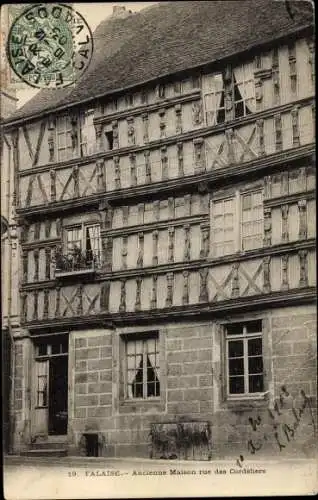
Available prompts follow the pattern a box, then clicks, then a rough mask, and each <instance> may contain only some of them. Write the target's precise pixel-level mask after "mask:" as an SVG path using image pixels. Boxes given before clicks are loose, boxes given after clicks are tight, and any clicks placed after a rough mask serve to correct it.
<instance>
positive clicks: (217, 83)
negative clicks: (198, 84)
mask: <svg viewBox="0 0 318 500" xmlns="http://www.w3.org/2000/svg"><path fill="white" fill-rule="evenodd" d="M203 100H204V108H205V119H206V124H207V125H217V124H218V123H223V122H224V121H225V107H224V81H223V75H222V73H215V74H214V75H207V76H206V77H205V78H204V79H203Z"/></svg>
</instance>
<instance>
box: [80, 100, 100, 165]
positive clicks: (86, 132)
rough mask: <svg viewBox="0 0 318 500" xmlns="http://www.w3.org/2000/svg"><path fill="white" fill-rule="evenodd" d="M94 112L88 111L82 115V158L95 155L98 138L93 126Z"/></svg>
mask: <svg viewBox="0 0 318 500" xmlns="http://www.w3.org/2000/svg"><path fill="white" fill-rule="evenodd" d="M93 119H94V110H91V109H90V110H87V111H86V112H83V113H81V115H80V127H79V130H78V133H79V153H80V156H81V157H83V156H87V155H90V154H93V153H95V150H96V149H95V145H96V136H95V129H94V124H93Z"/></svg>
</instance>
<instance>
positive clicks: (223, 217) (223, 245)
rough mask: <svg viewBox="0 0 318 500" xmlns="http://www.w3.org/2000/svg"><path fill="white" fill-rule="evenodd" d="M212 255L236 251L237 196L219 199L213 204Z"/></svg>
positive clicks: (218, 255)
mask: <svg viewBox="0 0 318 500" xmlns="http://www.w3.org/2000/svg"><path fill="white" fill-rule="evenodd" d="M211 220H212V228H211V229H212V231H211V232H212V255H213V257H221V256H222V255H228V254H231V253H234V252H235V198H234V197H233V198H227V199H223V200H217V201H214V202H213V205H212V217H211Z"/></svg>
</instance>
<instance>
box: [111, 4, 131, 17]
mask: <svg viewBox="0 0 318 500" xmlns="http://www.w3.org/2000/svg"><path fill="white" fill-rule="evenodd" d="M127 15H129V12H127V11H126V7H125V6H124V5H114V6H113V15H112V17H116V18H117V17H126V16H127Z"/></svg>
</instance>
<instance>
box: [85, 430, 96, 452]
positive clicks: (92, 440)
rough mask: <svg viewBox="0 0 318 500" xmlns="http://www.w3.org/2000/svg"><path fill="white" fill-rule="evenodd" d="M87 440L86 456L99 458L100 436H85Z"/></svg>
mask: <svg viewBox="0 0 318 500" xmlns="http://www.w3.org/2000/svg"><path fill="white" fill-rule="evenodd" d="M84 436H85V439H86V456H87V457H98V434H84Z"/></svg>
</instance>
